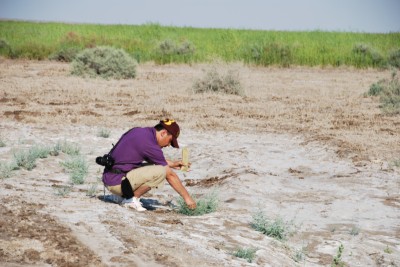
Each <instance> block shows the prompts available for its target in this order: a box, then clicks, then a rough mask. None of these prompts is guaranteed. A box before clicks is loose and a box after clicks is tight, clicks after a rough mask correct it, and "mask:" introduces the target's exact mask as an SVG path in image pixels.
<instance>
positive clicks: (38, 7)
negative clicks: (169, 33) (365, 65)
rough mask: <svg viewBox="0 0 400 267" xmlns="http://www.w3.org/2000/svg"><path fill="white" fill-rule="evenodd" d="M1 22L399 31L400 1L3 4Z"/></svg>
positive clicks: (18, 0)
mask: <svg viewBox="0 0 400 267" xmlns="http://www.w3.org/2000/svg"><path fill="white" fill-rule="evenodd" d="M0 19H19V20H34V21H58V22H73V23H101V24H143V23H150V22H151V23H160V24H161V25H168V26H192V27H202V28H203V27H204V28H236V29H263V30H288V31H293V30H324V31H354V32H374V33H375V32H382V33H386V32H400V0H240V1H239V0H140V1H137V0H0Z"/></svg>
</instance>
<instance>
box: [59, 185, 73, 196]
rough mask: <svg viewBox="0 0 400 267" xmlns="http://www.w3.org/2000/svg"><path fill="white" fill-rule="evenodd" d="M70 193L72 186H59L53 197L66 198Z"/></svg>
mask: <svg viewBox="0 0 400 267" xmlns="http://www.w3.org/2000/svg"><path fill="white" fill-rule="evenodd" d="M71 191H72V186H61V187H59V188H57V191H56V193H55V195H56V196H59V197H66V196H67V195H69V194H70V193H71Z"/></svg>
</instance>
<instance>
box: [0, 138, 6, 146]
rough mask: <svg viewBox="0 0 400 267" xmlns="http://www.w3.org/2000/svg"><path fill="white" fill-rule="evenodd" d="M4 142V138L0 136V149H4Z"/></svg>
mask: <svg viewBox="0 0 400 267" xmlns="http://www.w3.org/2000/svg"><path fill="white" fill-rule="evenodd" d="M5 146H6V142H5V141H4V138H3V137H2V136H1V135H0V147H5Z"/></svg>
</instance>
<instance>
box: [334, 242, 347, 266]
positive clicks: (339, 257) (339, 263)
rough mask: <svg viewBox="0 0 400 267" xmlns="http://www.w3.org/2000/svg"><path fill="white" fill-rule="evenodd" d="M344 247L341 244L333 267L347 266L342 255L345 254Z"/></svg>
mask: <svg viewBox="0 0 400 267" xmlns="http://www.w3.org/2000/svg"><path fill="white" fill-rule="evenodd" d="M343 250H344V246H343V244H340V246H339V248H338V250H337V253H336V256H334V257H333V260H332V264H331V267H343V266H345V264H344V262H343V261H342V254H343Z"/></svg>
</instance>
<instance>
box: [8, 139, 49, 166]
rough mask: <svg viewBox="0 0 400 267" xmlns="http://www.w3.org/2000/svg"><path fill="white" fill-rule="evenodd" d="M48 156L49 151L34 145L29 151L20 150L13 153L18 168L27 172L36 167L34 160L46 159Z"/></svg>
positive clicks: (46, 148)
mask: <svg viewBox="0 0 400 267" xmlns="http://www.w3.org/2000/svg"><path fill="white" fill-rule="evenodd" d="M49 154H50V149H49V148H48V147H45V146H38V145H35V146H33V147H31V148H30V149H29V150H25V151H23V150H21V151H17V152H15V153H14V160H15V163H16V165H17V166H18V167H20V168H24V169H26V170H28V171H30V170H32V169H33V168H35V167H36V159H38V158H46V157H47V156H48V155H49Z"/></svg>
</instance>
